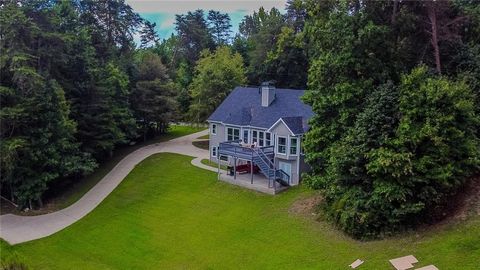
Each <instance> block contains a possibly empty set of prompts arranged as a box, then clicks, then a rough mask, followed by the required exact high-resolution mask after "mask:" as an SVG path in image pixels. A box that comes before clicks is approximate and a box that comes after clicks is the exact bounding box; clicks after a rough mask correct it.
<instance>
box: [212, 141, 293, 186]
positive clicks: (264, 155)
mask: <svg viewBox="0 0 480 270" xmlns="http://www.w3.org/2000/svg"><path fill="white" fill-rule="evenodd" d="M241 142H242V141H241V140H235V141H227V142H222V143H220V144H219V147H218V149H219V150H218V153H219V155H227V156H234V157H238V158H244V159H248V160H251V161H252V162H253V158H254V157H258V158H260V160H261V161H262V162H263V163H264V164H265V165H266V167H267V172H264V173H265V174H266V176H267V177H268V180H269V183H268V186H269V187H273V188H276V185H275V182H276V180H277V179H281V180H283V181H284V182H285V183H290V176H289V175H288V174H287V173H285V172H284V171H283V170H281V169H277V168H276V167H275V163H273V162H272V158H273V156H274V155H275V153H274V151H275V147H274V146H263V147H254V148H252V147H247V146H242V145H241V144H240V143H241ZM272 173H273V178H271V177H270V175H272Z"/></svg>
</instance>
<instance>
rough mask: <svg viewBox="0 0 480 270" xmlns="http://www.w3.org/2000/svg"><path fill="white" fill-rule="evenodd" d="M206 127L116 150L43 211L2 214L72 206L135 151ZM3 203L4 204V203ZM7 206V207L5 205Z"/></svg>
mask: <svg viewBox="0 0 480 270" xmlns="http://www.w3.org/2000/svg"><path fill="white" fill-rule="evenodd" d="M204 129H205V128H204V127H194V126H186V125H172V126H170V128H169V130H168V132H167V133H165V134H162V135H159V136H157V137H156V138H153V139H150V140H147V141H146V142H142V143H137V144H135V145H131V146H122V147H119V148H118V149H116V150H115V152H114V154H113V156H112V157H111V158H110V159H108V160H107V161H105V162H103V163H101V164H100V165H99V167H98V168H97V169H96V170H95V171H94V172H93V173H92V174H90V175H88V176H86V177H84V178H82V179H80V180H77V181H75V182H74V183H73V184H70V185H68V186H65V187H58V188H57V189H58V190H57V191H56V196H53V198H50V199H49V200H48V201H47V204H46V205H45V207H44V208H43V209H39V210H35V211H29V212H27V213H25V212H21V211H17V210H16V209H12V207H11V206H9V205H6V206H9V207H2V208H0V209H1V210H0V211H1V214H4V213H15V214H17V215H40V214H45V213H48V212H52V211H56V210H59V209H63V208H65V207H68V206H70V205H71V204H73V203H74V202H76V201H78V199H80V198H81V197H82V196H83V195H84V194H85V193H87V191H89V190H90V189H91V188H92V187H93V186H95V185H96V184H97V183H98V181H100V180H102V178H103V177H104V176H105V175H106V174H107V173H108V172H110V171H111V170H112V169H113V167H115V165H117V163H118V162H120V160H122V159H123V158H124V157H125V156H127V155H128V154H130V153H132V152H133V151H135V150H137V149H139V148H141V147H143V146H145V145H149V144H153V143H158V142H164V141H168V140H171V139H174V138H177V137H181V136H185V135H188V134H192V133H195V132H199V131H202V130H204ZM2 203H3V202H2ZM4 206H5V205H4Z"/></svg>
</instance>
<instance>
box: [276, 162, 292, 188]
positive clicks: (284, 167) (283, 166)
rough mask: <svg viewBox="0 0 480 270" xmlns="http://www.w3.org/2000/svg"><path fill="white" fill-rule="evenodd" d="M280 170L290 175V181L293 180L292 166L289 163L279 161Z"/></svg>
mask: <svg viewBox="0 0 480 270" xmlns="http://www.w3.org/2000/svg"><path fill="white" fill-rule="evenodd" d="M278 168H279V169H280V170H282V171H284V172H285V173H286V174H288V176H289V177H290V179H291V178H292V164H290V163H287V162H283V161H279V162H278ZM284 180H287V179H284ZM288 182H289V183H290V181H288Z"/></svg>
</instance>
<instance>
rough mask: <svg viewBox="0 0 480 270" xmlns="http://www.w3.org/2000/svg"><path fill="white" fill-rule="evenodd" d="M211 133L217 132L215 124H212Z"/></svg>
mask: <svg viewBox="0 0 480 270" xmlns="http://www.w3.org/2000/svg"><path fill="white" fill-rule="evenodd" d="M212 134H213V135H216V134H217V124H212Z"/></svg>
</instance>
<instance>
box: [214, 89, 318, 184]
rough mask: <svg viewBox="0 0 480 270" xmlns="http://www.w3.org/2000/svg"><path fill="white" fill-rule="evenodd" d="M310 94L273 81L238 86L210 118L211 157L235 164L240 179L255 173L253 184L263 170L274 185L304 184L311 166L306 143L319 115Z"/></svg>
mask: <svg viewBox="0 0 480 270" xmlns="http://www.w3.org/2000/svg"><path fill="white" fill-rule="evenodd" d="M304 93H305V91H304V90H294V89H276V88H275V87H274V86H272V85H270V84H268V83H264V84H262V85H261V86H260V87H236V88H235V89H234V90H233V91H232V92H231V93H230V95H229V96H227V98H226V99H225V100H224V101H223V102H222V104H220V106H219V107H218V108H217V109H216V110H215V112H213V114H212V115H211V116H210V117H209V118H208V120H207V122H208V124H209V129H210V160H211V161H214V162H218V161H219V160H220V162H222V161H223V162H225V163H228V164H229V165H231V166H232V171H233V172H230V175H228V176H231V177H232V176H233V178H234V179H235V178H236V176H237V174H238V173H249V174H250V178H251V182H252V184H253V183H254V181H253V179H254V173H255V172H257V171H258V174H260V175H263V177H264V179H266V180H267V181H265V183H267V184H268V188H273V189H276V186H277V184H278V183H281V184H283V185H284V186H286V185H288V186H292V185H298V183H299V181H300V180H301V174H302V172H304V171H306V170H307V169H308V166H307V165H306V164H305V162H304V154H303V152H302V150H301V149H302V147H301V143H302V137H303V135H304V134H305V132H306V131H307V130H308V124H307V122H308V120H309V119H310V117H312V115H313V112H312V110H311V108H310V106H308V105H306V104H304V103H303V102H302V101H301V96H302V95H303V94H304ZM252 164H253V166H252ZM228 176H226V177H228ZM219 177H220V170H219ZM256 178H257V179H258V176H256Z"/></svg>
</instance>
